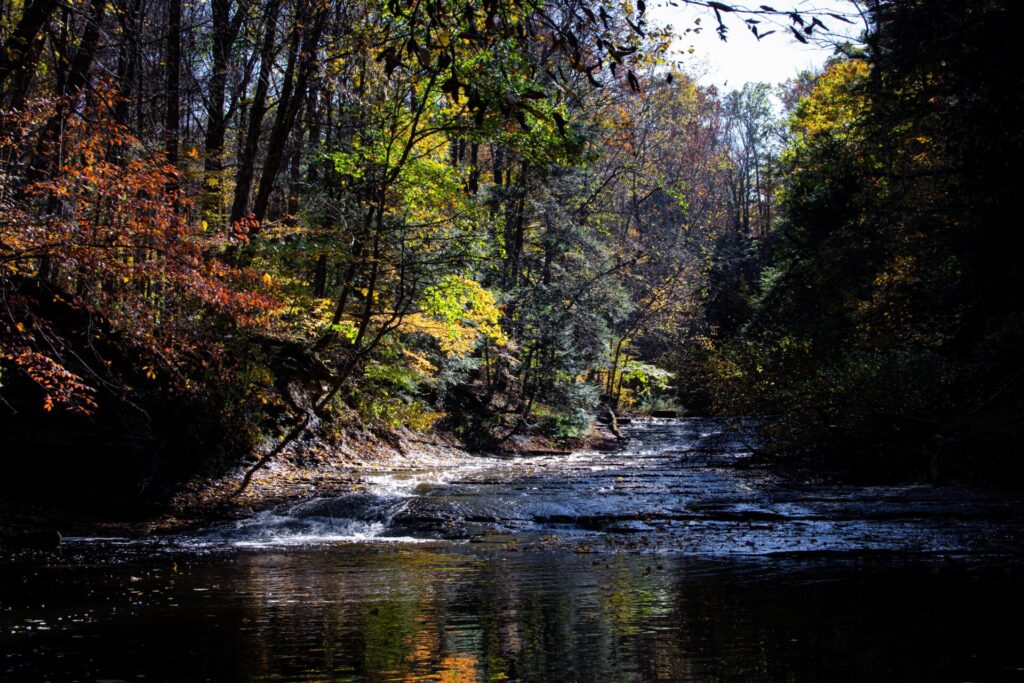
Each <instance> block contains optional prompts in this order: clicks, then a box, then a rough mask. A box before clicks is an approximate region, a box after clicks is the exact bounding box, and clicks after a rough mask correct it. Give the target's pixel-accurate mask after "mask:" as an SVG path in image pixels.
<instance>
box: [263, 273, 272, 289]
mask: <svg viewBox="0 0 1024 683" xmlns="http://www.w3.org/2000/svg"><path fill="white" fill-rule="evenodd" d="M262 279H263V284H265V285H266V286H267V287H269V286H270V285H272V284H274V278H272V277H270V273H263V278H262Z"/></svg>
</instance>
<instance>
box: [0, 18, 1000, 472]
mask: <svg viewBox="0 0 1024 683" xmlns="http://www.w3.org/2000/svg"><path fill="white" fill-rule="evenodd" d="M688 4H690V5H691V7H690V9H692V10H695V11H697V12H698V15H699V16H701V17H702V18H703V22H704V25H703V27H701V25H700V23H699V22H698V23H695V24H693V25H688V26H686V27H684V30H689V31H692V30H715V29H716V27H717V30H718V31H719V33H720V34H722V35H726V37H727V33H728V31H730V30H731V31H738V30H744V31H750V32H752V33H754V34H755V35H764V34H766V33H767V30H766V29H768V28H771V30H773V31H775V32H778V33H782V34H789V35H790V36H791V37H792V38H793V39H799V40H801V41H807V40H813V39H815V38H816V37H817V36H818V35H820V34H822V33H824V32H827V31H828V27H827V25H826V24H828V23H834V22H843V23H849V22H851V21H855V20H863V21H866V22H867V27H868V28H867V30H866V32H865V33H864V35H863V36H861V39H860V40H856V41H853V42H852V43H848V44H846V45H844V46H842V47H841V49H839V50H838V51H837V54H836V57H835V58H834V59H833V61H832V62H831V64H830V66H829V67H828V68H827V70H826V71H825V72H824V73H822V74H805V75H803V76H801V77H798V78H794V79H793V80H791V81H790V82H788V83H786V84H780V85H774V86H769V85H767V84H762V85H754V84H751V85H748V86H745V87H744V88H743V89H742V90H739V91H735V92H729V93H726V92H719V91H717V90H715V89H713V88H705V87H700V86H698V85H697V84H696V83H695V81H694V80H693V79H692V78H691V77H689V76H688V75H687V74H686V73H685V71H683V70H681V69H679V68H678V65H677V64H676V63H674V62H673V61H672V57H671V53H670V52H669V51H668V50H667V48H668V45H669V43H670V41H671V39H672V34H671V33H670V31H669V30H668V29H666V28H663V27H660V26H657V25H655V24H654V23H653V22H651V21H650V20H649V18H648V17H647V10H646V7H645V4H644V2H642V1H639V2H636V3H632V2H625V3H618V2H602V3H587V2H575V1H573V0H554V1H550V0H549V1H543V0H529V1H527V2H523V1H522V0H469V1H468V2H467V1H465V0H460V1H455V0H418V1H416V2H397V1H389V2H362V1H359V0H357V1H356V2H337V1H335V0H208V1H204V2H197V3H177V2H168V1H167V0H88V1H82V2H70V3H69V2H58V1H57V0H3V3H2V5H3V6H2V11H3V19H2V22H0V41H2V49H0V117H2V125H0V180H2V188H0V206H2V215H0V301H2V303H3V306H2V310H0V341H2V344H3V350H2V361H0V363H2V365H0V372H2V375H0V381H2V383H3V387H0V399H2V405H0V409H2V410H3V411H4V412H5V416H4V419H3V425H4V426H3V430H4V434H5V438H6V439H7V440H8V443H10V444H12V445H15V444H17V445H22V446H23V447H25V448H36V447H38V446H39V444H43V445H44V446H45V447H46V448H49V449H51V450H55V451H65V452H67V451H70V450H74V448H78V449H79V450H81V448H82V447H83V446H82V443H83V442H82V440H81V439H79V440H78V442H77V443H75V444H74V448H73V447H72V445H71V444H69V443H67V441H66V436H67V435H68V434H87V435H90V436H89V438H91V439H93V441H92V442H89V439H86V440H85V441H86V442H89V443H95V444H96V447H95V449H96V451H97V453H98V454H99V457H103V453H104V452H107V453H108V455H109V451H110V450H111V446H110V442H111V438H112V437H111V435H116V434H121V435H124V438H123V439H122V440H123V441H130V442H131V445H129V446H126V447H125V448H124V450H125V452H126V453H127V455H125V456H124V457H122V458H121V460H118V461H117V462H121V463H123V462H131V463H133V465H132V467H136V468H137V469H138V470H139V473H137V474H136V475H133V476H134V477H135V478H136V479H143V480H148V478H153V477H157V478H159V476H163V475H161V474H159V473H158V474H154V472H156V471H158V470H159V472H163V471H165V470H167V471H174V472H178V473H181V474H184V473H188V472H191V471H193V470H194V469H196V468H197V467H204V466H206V465H208V464H209V463H210V462H213V461H217V462H225V461H226V462H231V458H237V457H238V455H239V454H249V456H250V461H251V462H253V461H254V462H265V461H267V460H268V459H270V458H273V457H276V456H278V455H279V454H280V453H282V452H283V451H285V450H287V449H289V448H297V447H299V445H300V444H301V443H302V442H303V440H304V439H310V438H317V439H321V440H324V441H327V442H329V441H330V440H332V439H343V438H345V435H346V434H348V433H351V432H352V431H353V430H369V431H375V432H377V433H380V434H388V433H392V432H393V431H394V430H396V429H411V430H428V429H444V430H447V431H450V432H452V433H454V434H456V435H458V436H460V437H461V438H462V439H463V440H464V441H465V442H466V443H467V444H468V445H470V446H473V447H481V448H493V447H501V446H502V445H504V444H508V443H510V440H515V439H517V438H519V437H521V436H523V435H527V434H540V435H545V436H547V437H549V438H551V439H553V440H556V441H566V440H572V439H574V438H579V437H580V436H582V435H583V434H584V433H585V432H586V430H587V429H588V427H589V425H590V424H591V421H592V420H593V417H594V415H595V413H597V412H598V411H602V410H605V409H607V408H611V409H613V410H617V411H629V410H639V411H642V410H652V409H657V408H671V409H674V410H680V411H682V410H690V411H696V412H716V413H719V414H722V415H730V416H735V415H741V414H743V415H770V416H771V419H770V420H768V422H769V423H770V424H769V427H770V429H771V430H773V436H774V437H775V442H777V443H779V444H782V443H785V444H786V448H787V449H788V450H790V451H794V450H799V449H801V448H808V447H810V446H812V445H813V446H814V447H816V448H819V449H824V450H827V451H828V452H830V453H839V452H842V453H843V454H844V457H845V456H846V455H851V454H853V455H855V457H858V458H862V457H865V454H871V455H877V454H883V453H884V454H889V453H892V452H894V448H895V449H896V450H899V449H916V450H914V455H913V457H910V456H906V457H903V458H902V459H901V462H913V463H915V466H916V463H918V462H919V461H920V460H921V458H926V459H927V460H928V462H932V461H935V460H937V459H941V458H942V457H947V456H945V455H944V454H946V453H950V452H954V451H955V447H954V446H953V445H954V444H956V443H958V442H960V441H964V442H967V441H969V440H971V439H974V438H975V435H976V434H977V433H985V434H987V435H990V436H992V438H993V439H995V440H996V441H1000V440H1002V439H1004V438H1008V435H1007V434H1006V433H1004V432H1001V431H998V430H995V429H988V427H987V426H985V427H984V428H983V426H982V423H981V422H977V421H978V420H989V419H990V418H991V416H993V415H996V414H999V415H1010V414H1016V413H1012V411H1013V410H1016V407H1017V406H1019V391H1018V390H1017V384H1016V382H1017V379H1016V378H1017V373H1015V371H1012V368H1013V367H1015V366H1014V365H1013V363H1014V362H1017V364H1018V365H1019V362H1018V361H1016V360H1015V359H1011V357H1010V354H1009V351H1008V350H1009V349H1012V348H1014V343H1015V340H1017V339H1019V336H1018V337H1015V336H1014V334H1016V333H1015V332H1014V330H1016V329H1017V327H1016V326H1015V325H1016V323H1014V322H1013V321H1014V320H1016V318H1015V315H1016V313H1015V311H1016V310H1017V308H1019V306H1016V300H1015V297H1013V296H1012V295H1011V294H1010V293H1009V292H1011V291H1013V287H1014V286H1016V285H1017V284H1019V282H1018V281H1017V280H1016V279H1014V278H1016V277H1017V276H1018V274H1019V268H1018V267H1017V266H1016V264H1015V262H1014V261H1013V260H1012V256H1011V255H1012V252H1011V251H1010V250H1007V249H1006V248H1005V247H1006V242H1005V240H1004V239H1003V238H1004V236H1005V234H1006V226H1008V225H1009V222H1010V221H1011V220H1012V219H1011V216H1012V215H1011V214H1010V213H1009V209H1008V201H1009V198H1010V197H1011V196H1012V193H1013V188H1012V186H1011V184H1010V181H1009V180H1008V179H1007V178H1008V177H1009V176H1008V175H1007V173H1006V168H1009V166H1008V164H1009V160H1010V159H1011V158H1013V157H1012V154H1013V153H1014V150H1016V147H1015V145H1018V144H1019V135H1018V134H1017V133H1016V131H1012V130H1011V131H1006V130H1005V128H1004V126H1002V125H1000V124H1001V123H1005V122H1006V121H1011V120H1013V115H1014V113H1016V112H1018V111H1019V92H1020V91H1019V89H1018V88H1016V87H1015V85H1014V84H1013V83H1014V81H1013V79H1014V78H1016V75H1015V74H1014V75H1013V76H1011V75H1009V74H1008V73H1007V71H1006V69H1005V66H999V65H1000V64H1001V62H1000V60H1001V59H1008V58H1009V57H1010V55H1008V54H999V51H1000V50H1004V52H1005V51H1007V50H1009V47H1008V45H1010V44H1011V43H1009V42H1006V41H1003V42H1000V41H998V40H993V38H994V37H1000V36H1002V34H1000V33H999V32H1000V31H1006V30H1008V29H1007V28H1006V27H1007V26H1009V25H1011V23H1012V22H1009V21H1008V18H1012V17H1011V15H1015V13H1016V12H1017V10H1015V9H1014V8H1013V7H1012V6H1011V3H1008V2H995V1H986V2H982V3H979V4H975V5H971V7H968V8H962V7H960V6H959V5H958V4H956V3H951V2H950V3H928V4H927V5H926V4H924V3H917V2H909V1H908V0H900V1H896V2H876V3H868V4H867V6H866V7H863V8H860V9H861V10H863V14H862V15H858V13H857V12H856V11H851V13H850V14H849V15H835V14H834V15H826V14H822V15H820V16H812V15H802V14H798V13H795V12H791V11H787V10H786V9H785V8H778V9H775V8H772V7H768V6H762V7H761V8H760V9H754V10H750V11H741V9H742V8H739V7H733V6H731V5H730V4H726V3H717V2H710V3H704V2H692V3H688ZM947 4H948V5H949V6H948V7H947V6H946V5H947ZM856 9H857V8H854V10H856ZM851 17H852V18H851ZM1014 136H1016V137H1014ZM1000 163H1005V164H1007V166H1006V168H1003V167H1002V166H999V164H1000ZM992 259H994V260H992ZM1000 411H1003V412H1000ZM1005 411H1010V412H1005ZM984 424H985V425H987V424H988V423H987V422H985V423H984ZM1000 424H1002V425H1003V426H1002V427H1000V429H1002V428H1004V427H1005V428H1006V429H1009V425H1010V424H1011V421H1004V422H1001V423H1000ZM53 425H66V426H67V427H66V428H61V429H57V430H54V429H53ZM997 434H998V436H997ZM62 438H64V439H65V440H63V441H62ZM1001 442H1002V441H1000V443H1001ZM153 443H159V444H162V445H161V448H162V449H164V450H165V451H167V452H173V453H174V455H173V456H172V455H169V454H164V455H162V456H160V460H159V463H157V464H156V465H154V464H153V463H151V462H149V460H150V458H149V457H148V456H140V455H139V453H140V451H142V450H145V449H146V448H148V447H149V446H147V444H149V445H152V444H153ZM99 444H103V445H102V446H101V445H99ZM896 444H898V446H895V445H896ZM104 449H105V450H104ZM114 450H117V448H116V447H115V448H114ZM921 454H924V455H921ZM885 457H888V455H886V456H885Z"/></svg>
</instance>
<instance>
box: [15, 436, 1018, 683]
mask: <svg viewBox="0 0 1024 683" xmlns="http://www.w3.org/2000/svg"><path fill="white" fill-rule="evenodd" d="M629 436H630V437H631V438H630V441H629V442H628V444H627V445H626V446H625V447H624V448H623V449H621V450H620V451H617V452H613V453H576V454H573V455H571V456H545V457H539V458H519V459H513V460H503V459H498V458H488V457H479V458H470V459H468V460H467V461H466V462H465V463H462V464H460V465H459V466H458V467H455V468H450V469H447V470H445V471H443V472H441V471H429V470H424V471H419V472H411V473H406V474H404V475H400V476H395V475H393V474H388V473H380V474H372V473H371V474H368V475H367V476H366V477H365V481H364V482H363V486H362V488H361V490H360V491H358V492H355V493H353V494H350V495H347V496H342V497H339V498H329V499H328V498H325V499H316V500H312V501H306V502H303V503H301V504H298V505H290V506H287V507H283V508H281V509H278V510H274V511H270V512H265V513H261V514H259V515H256V516H254V517H253V518H250V519H247V520H242V521H239V522H232V523H230V524H221V525H217V526H215V527H213V528H210V529H205V530H201V531H198V532H194V533H190V534H184V535H179V536H172V537H166V538H160V539H141V540H140V539H77V540H72V541H71V542H70V543H68V544H67V545H66V546H65V548H64V549H63V550H62V552H61V553H60V554H59V555H46V554H21V555H15V556H10V557H7V558H6V559H5V560H4V561H2V562H0V653H2V657H3V659H2V660H0V678H9V679H12V680H126V681H132V680H288V681H299V680H304V681H320V680H341V681H348V680H352V681H420V680H431V681H478V680H479V681H491V680H493V681H510V680H518V681H533V680H551V681H688V680H693V681H752V680H753V681H759V680H763V681H779V680H795V681H821V680H851V681H852V680H857V681H864V680H929V681H930V680H957V681H969V680H1024V631H1022V629H1021V628H1020V627H1019V626H1018V623H1019V620H1020V614H1021V613H1022V612H1021V610H1022V608H1024V583H1022V581H1021V577H1022V572H1021V569H1020V567H1021V565H1020V561H1019V560H1020V555H1019V553H1018V549H1019V547H1020V546H1019V540H1020V538H1019V533H1020V530H1021V521H1022V516H1021V509H1022V507H1021V505H1020V501H1019V500H1014V499H1008V498H1007V497H1006V496H1004V495H998V494H996V493H990V492H984V491H977V490H973V491H967V490H958V489H952V488H933V487H929V486H901V487H851V486H824V485H820V484H818V485H816V484H811V483H808V482H804V481H800V480H797V479H793V478H792V477H789V478H786V477H780V476H778V475H773V474H771V473H769V472H767V471H765V470H762V469H759V468H756V467H748V466H747V465H748V464H749V463H748V460H749V445H748V444H746V443H744V441H743V439H742V438H741V437H739V436H737V435H735V434H731V433H729V432H727V431H726V430H723V429H722V428H721V427H720V426H719V425H717V424H715V423H713V422H710V421H704V420H651V421H642V422H639V423H637V424H635V425H632V426H631V427H630V432H629Z"/></svg>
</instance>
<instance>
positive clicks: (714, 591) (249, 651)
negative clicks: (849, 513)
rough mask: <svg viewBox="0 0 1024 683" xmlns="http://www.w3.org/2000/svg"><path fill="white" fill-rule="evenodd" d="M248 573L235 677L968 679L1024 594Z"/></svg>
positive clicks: (764, 574) (719, 579) (226, 583)
mask: <svg viewBox="0 0 1024 683" xmlns="http://www.w3.org/2000/svg"><path fill="white" fill-rule="evenodd" d="M239 563H244V572H241V573H240V574H232V573H231V570H232V567H227V568H225V571H224V572H223V573H224V577H222V578H221V579H220V581H221V584H220V589H221V590H227V591H228V592H229V593H232V594H236V595H237V594H241V596H242V597H243V599H244V615H245V616H244V618H241V619H239V620H238V621H239V622H240V623H241V624H242V625H241V628H240V629H239V631H238V632H237V634H231V635H228V636H218V637H222V638H224V639H225V641H227V642H229V643H231V640H232V638H237V639H238V642H237V643H231V644H232V645H235V646H236V647H235V649H234V651H236V652H238V653H239V654H238V657H239V662H238V665H237V666H238V668H237V670H238V671H246V672H249V673H250V675H251V676H252V677H255V678H258V677H260V676H266V675H270V674H275V675H278V676H282V675H283V676H285V677H286V678H289V679H302V678H306V679H319V678H324V677H331V678H340V679H341V680H345V679H346V678H347V677H352V678H358V679H359V680H370V681H428V680H429V681H447V682H450V683H454V682H456V681H477V680H510V681H515V680H580V681H665V680H673V681H675V680H811V679H820V680H828V679H849V678H851V677H853V678H858V677H859V678H862V679H867V680H873V679H881V678H888V677H889V674H890V673H892V672H893V671H899V672H901V673H902V674H903V675H905V677H907V678H910V679H913V678H928V677H929V676H930V675H931V674H936V675H937V674H939V673H941V672H943V671H946V670H947V669H948V670H949V671H963V672H965V675H966V676H968V677H970V676H969V674H970V673H972V672H973V673H977V672H978V669H977V666H978V664H977V662H978V661H984V660H980V659H979V660H973V661H974V662H975V663H973V664H972V663H971V662H968V661H967V660H966V659H965V658H964V657H960V658H959V659H957V657H959V655H957V654H956V653H963V652H968V651H973V652H981V653H985V652H988V653H989V654H990V659H989V660H988V661H998V654H999V653H1000V652H1002V653H1006V652H1010V651H1012V649H1013V645H1012V644H1011V643H1009V642H1008V640H1007V638H1008V637H1009V636H1007V634H1006V633H1002V634H1001V635H1000V633H999V631H998V629H997V627H996V624H998V619H996V618H995V617H993V618H991V619H989V620H988V622H987V623H988V625H989V627H988V628H987V629H983V630H981V631H978V627H979V624H981V623H986V622H983V621H979V619H978V615H979V614H983V613H984V614H999V613H1000V610H1002V611H1003V612H1007V613H1009V612H1010V611H1012V609H1013V605H1015V604H1016V605H1018V606H1019V604H1020V597H1021V596H1020V589H1019V588H1018V589H1016V592H1013V591H1011V592H1010V594H1006V593H1005V592H1004V593H999V592H998V591H997V590H996V589H991V590H990V592H989V593H978V591H976V590H974V589H972V588H971V586H970V585H969V583H967V582H966V578H965V575H955V572H949V571H948V570H947V572H946V573H945V574H943V573H941V572H937V571H935V570H934V569H929V568H927V567H925V568H921V567H918V568H916V569H915V568H914V567H912V566H906V565H900V564H895V565H894V564H891V563H890V564H886V563H884V562H883V563H879V564H875V565H871V564H865V563H864V562H863V561H861V562H859V563H853V564H851V563H849V562H848V563H846V564H844V563H843V562H833V563H824V564H813V563H808V564H805V565H804V566H790V567H788V568H787V567H786V566H784V565H779V564H776V563H774V561H769V560H764V559H761V560H755V561H736V562H732V563H730V562H728V561H726V562H717V563H715V562H709V561H702V560H694V559H687V558H680V557H674V558H672V557H669V558H665V557H659V556H652V555H648V556H638V555H619V556H615V555H572V554H568V553H566V552H558V553H537V554H532V553H524V554H523V555H521V556H516V555H512V554H509V553H504V554H498V555H495V556H493V557H483V558H481V557H479V556H475V557H474V556H470V555H469V554H466V555H461V554H443V553H439V552H437V551H435V550H430V549H408V548H405V549H397V550H392V549H387V550H381V549H372V550H366V549H354V548H351V547H349V548H346V549H342V550H338V551H326V552H321V553H308V552H307V553H301V554H298V555H296V556H283V555H280V556H276V555H275V556H266V555H264V556H253V557H247V558H242V559H240V560H239ZM232 576H234V577H235V578H234V579H232V578H231V577H232ZM851 577H853V578H856V580H855V581H852V580H850V579H851ZM203 580H204V581H207V582H209V581H210V580H211V579H209V578H208V577H207V578H204V579H203ZM232 581H236V582H237V583H234V584H233V583H232ZM190 585H191V584H185V583H183V584H181V585H179V586H178V587H177V588H176V589H175V590H176V591H177V592H179V593H187V592H189V591H191V590H192V589H191V588H190V587H189V586H190ZM184 601H185V597H184V596H183V597H182V602H184ZM1015 601H1016V602H1015ZM936 606H940V607H941V609H938V608H937V607H936ZM908 653H909V654H908ZM915 653H916V654H915ZM992 653H996V654H995V655H993V654H992ZM992 657H995V659H994V660H993V659H992ZM970 667H975V668H973V669H972V668H970Z"/></svg>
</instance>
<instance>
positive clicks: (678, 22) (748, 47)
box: [648, 0, 864, 91]
mask: <svg viewBox="0 0 1024 683" xmlns="http://www.w3.org/2000/svg"><path fill="white" fill-rule="evenodd" d="M676 1H677V2H678V4H679V6H678V7H673V6H671V5H669V4H667V1H666V0H655V2H652V6H651V7H650V8H649V9H648V15H649V17H648V18H649V20H650V21H652V22H656V23H660V24H669V25H671V26H672V27H673V28H674V29H675V31H676V33H681V32H682V31H684V30H685V29H687V28H693V27H694V20H695V19H697V18H698V17H699V18H700V19H701V24H700V28H701V29H702V30H701V31H700V32H699V33H694V32H690V33H688V34H686V35H683V36H681V37H680V38H678V39H677V40H676V41H675V42H674V43H673V46H672V47H673V52H674V55H673V58H674V59H679V60H681V61H682V65H683V68H684V70H685V71H686V72H688V73H690V74H691V75H692V76H694V77H696V78H697V82H698V83H700V84H701V85H709V86H710V85H715V86H718V87H719V88H720V89H723V90H725V91H729V90H735V89H739V88H741V87H743V84H744V83H747V82H758V81H764V82H767V83H780V82H782V81H785V80H786V79H788V78H792V77H793V76H795V75H796V74H798V73H799V72H800V71H804V70H818V69H820V68H821V67H822V66H823V65H824V63H825V61H826V60H827V59H828V58H829V57H830V56H831V55H832V53H833V45H834V44H835V43H836V42H840V41H841V40H842V39H843V38H844V37H846V36H852V37H856V36H857V35H858V34H859V33H860V32H861V31H862V30H863V27H864V25H863V22H862V21H861V18H860V13H859V11H858V9H857V6H856V4H855V3H854V2H852V1H850V0H813V1H812V0H773V1H772V2H767V3H765V4H768V5H771V6H772V7H774V8H775V9H778V10H790V9H793V10H796V11H798V12H801V13H803V14H805V17H806V16H809V15H811V13H812V12H817V13H818V15H819V16H820V18H821V20H822V22H824V24H825V25H826V26H827V27H828V29H829V33H830V34H831V35H830V36H826V35H821V40H812V41H809V44H807V45H804V44H802V43H800V42H798V41H797V40H796V39H794V38H793V35H792V33H791V32H790V30H789V26H790V24H789V22H788V21H784V20H778V19H777V20H774V21H776V22H778V25H771V23H770V21H771V20H769V19H767V18H765V17H755V18H758V19H761V23H760V24H758V30H759V31H760V32H761V33H762V34H763V33H764V32H766V31H769V30H772V29H774V30H775V33H773V34H771V35H769V36H765V37H764V38H763V39H762V40H760V41H758V40H757V38H755V37H754V35H753V34H752V33H751V32H750V30H749V29H748V28H747V27H746V26H745V25H744V23H743V19H744V18H745V17H744V16H742V15H740V14H737V13H731V12H724V13H723V14H722V17H723V18H724V19H725V23H726V26H728V27H729V32H728V34H727V36H726V37H727V38H728V40H727V41H725V42H723V41H722V40H721V39H719V37H718V33H717V32H716V31H715V29H716V27H717V26H718V24H717V22H716V20H715V16H714V13H713V12H712V11H711V10H707V9H704V8H699V7H687V6H686V5H685V4H684V3H683V2H682V1H680V0H676ZM725 4H731V5H733V6H736V7H739V6H740V5H738V4H737V3H730V2H728V0H725ZM759 4H761V3H756V4H753V3H752V4H746V5H743V6H746V7H752V8H756V7H757V6H758V5H759ZM828 12H831V13H834V14H839V15H841V16H844V17H847V18H849V19H850V20H851V21H853V22H854V23H852V24H848V23H845V22H842V21H840V20H838V19H834V18H832V17H829V16H828V15H827V13H828ZM782 19H784V18H782ZM808 21H809V19H808ZM816 32H817V29H816ZM691 47H692V48H693V53H692V54H691V53H690V52H689V49H690V48H691Z"/></svg>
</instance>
